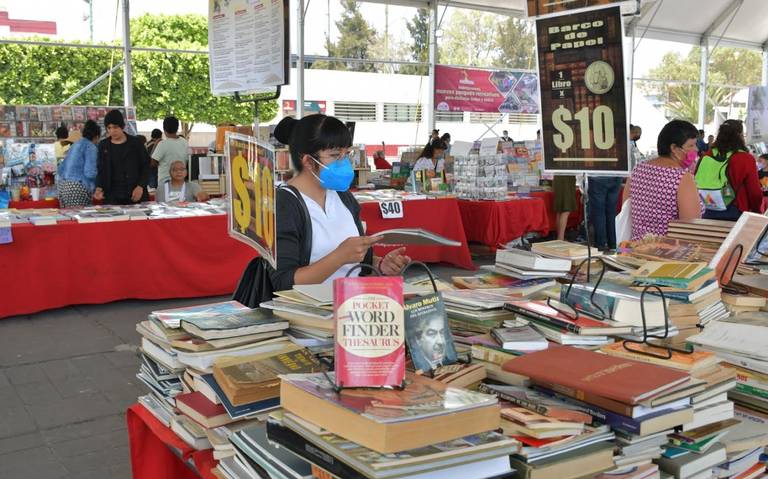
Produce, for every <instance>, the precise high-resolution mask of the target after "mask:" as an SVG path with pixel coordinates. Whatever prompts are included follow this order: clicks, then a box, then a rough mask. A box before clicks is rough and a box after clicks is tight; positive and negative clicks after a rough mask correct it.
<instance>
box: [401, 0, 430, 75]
mask: <svg viewBox="0 0 768 479" xmlns="http://www.w3.org/2000/svg"><path fill="white" fill-rule="evenodd" d="M405 26H406V28H408V33H410V34H411V39H412V43H411V47H410V54H411V55H410V59H411V60H413V61H416V62H424V63H426V62H427V61H429V11H428V10H427V9H426V8H419V9H418V10H417V11H416V14H415V15H414V16H413V18H411V19H410V20H408V21H407V22H406V24H405ZM400 73H405V74H411V75H427V73H428V68H427V67H426V66H418V65H405V66H403V67H401V68H400Z"/></svg>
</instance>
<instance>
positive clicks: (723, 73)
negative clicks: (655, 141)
mask: <svg viewBox="0 0 768 479" xmlns="http://www.w3.org/2000/svg"><path fill="white" fill-rule="evenodd" d="M709 61H710V63H709V79H708V83H709V85H717V84H720V85H723V84H728V85H742V86H744V87H746V86H749V85H757V84H759V83H760V78H761V73H760V69H761V65H762V58H761V56H760V53H759V52H755V51H751V50H744V49H738V48H725V47H718V48H716V49H715V50H714V52H712V53H711V54H710V60H709ZM700 72H701V48H700V47H694V48H692V49H691V51H690V52H689V53H688V55H687V56H685V57H683V56H682V55H680V54H679V53H676V52H675V53H667V54H665V55H664V56H663V57H662V59H661V63H660V64H659V65H658V66H657V67H656V68H653V69H651V71H650V72H649V74H648V77H649V78H652V79H654V80H662V81H661V82H642V83H640V88H641V89H642V90H643V91H644V92H645V93H648V94H657V95H660V96H661V97H662V98H664V99H666V102H667V110H668V112H669V113H670V114H671V115H672V116H674V117H675V118H681V119H684V120H688V121H691V122H694V123H696V122H698V118H699V113H698V111H699V85H698V82H699V75H700ZM680 81H683V82H696V83H697V84H695V85H694V84H690V83H674V82H680ZM737 92H738V89H734V88H726V87H714V86H710V87H709V88H708V89H707V110H706V114H705V122H707V123H709V122H710V121H712V119H713V117H714V111H715V107H716V106H723V105H728V104H730V103H731V101H732V100H733V95H735V94H736V93H737Z"/></svg>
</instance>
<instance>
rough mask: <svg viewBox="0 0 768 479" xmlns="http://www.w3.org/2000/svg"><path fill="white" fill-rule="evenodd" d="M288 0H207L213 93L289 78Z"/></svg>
mask: <svg viewBox="0 0 768 479" xmlns="http://www.w3.org/2000/svg"><path fill="white" fill-rule="evenodd" d="M288 3H289V0H209V2H208V49H209V56H208V69H209V76H210V79H211V92H212V93H213V94H214V95H231V94H233V93H235V92H239V93H248V92H253V91H257V90H262V89H264V88H270V87H274V86H278V85H285V84H286V83H287V82H288V78H289V77H288V65H289V64H288V50H289V44H288V32H289V28H288V12H289V4H288Z"/></svg>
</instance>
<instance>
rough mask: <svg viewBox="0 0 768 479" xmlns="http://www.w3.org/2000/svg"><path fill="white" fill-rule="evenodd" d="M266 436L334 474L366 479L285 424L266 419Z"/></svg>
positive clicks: (350, 478) (351, 478)
mask: <svg viewBox="0 0 768 479" xmlns="http://www.w3.org/2000/svg"><path fill="white" fill-rule="evenodd" d="M267 438H268V439H269V440H270V441H273V442H275V443H277V444H279V445H281V446H283V447H285V448H286V449H288V450H289V451H291V452H293V453H294V454H296V455H297V456H299V457H301V458H302V459H304V460H305V461H307V462H309V463H310V464H316V465H317V466H319V467H321V468H323V469H325V470H326V471H328V472H330V473H331V474H333V475H334V476H337V477H343V478H345V479H347V478H348V479H367V478H366V477H365V476H364V475H362V474H360V473H359V472H358V471H356V470H355V469H352V468H351V467H350V466H348V465H346V464H345V463H343V462H341V461H339V460H338V459H336V458H335V457H333V456H332V455H330V454H328V453H327V452H325V451H323V450H322V449H320V448H319V447H317V446H315V445H314V444H312V443H311V442H309V441H307V440H306V439H304V437H302V436H301V435H300V434H298V433H296V432H294V431H292V430H291V429H290V428H288V427H286V426H281V425H279V424H276V423H274V422H272V421H267Z"/></svg>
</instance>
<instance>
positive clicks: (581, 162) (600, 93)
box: [536, 7, 629, 174]
mask: <svg viewBox="0 0 768 479" xmlns="http://www.w3.org/2000/svg"><path fill="white" fill-rule="evenodd" d="M622 28H623V25H622V20H621V12H620V9H619V7H609V8H604V9H599V10H591V11H586V12H581V13H575V14H571V15H562V16H557V17H551V18H547V19H540V20H537V21H536V39H537V48H538V57H539V80H540V82H541V121H542V132H541V139H542V143H543V147H544V169H545V171H546V172H547V173H582V172H593V173H595V174H626V173H627V172H628V169H629V161H628V157H629V154H628V150H627V146H628V135H627V112H626V98H625V96H624V95H625V93H624V91H625V88H624V58H623V55H624V50H623V47H622V39H623V32H622Z"/></svg>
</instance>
